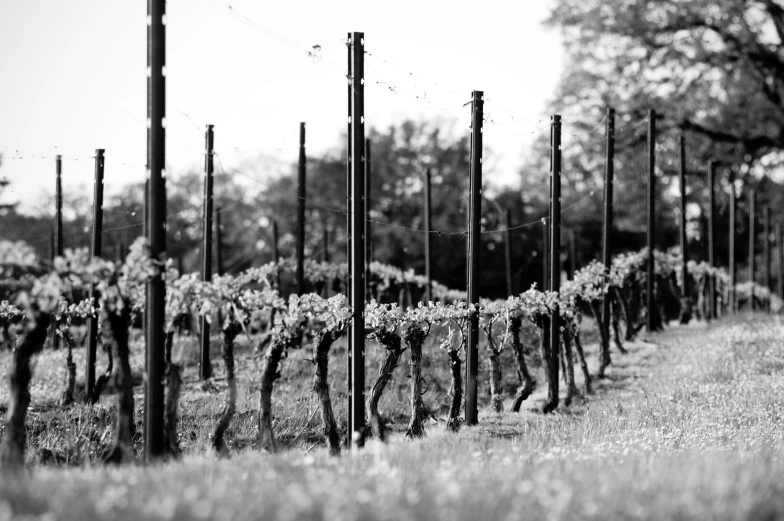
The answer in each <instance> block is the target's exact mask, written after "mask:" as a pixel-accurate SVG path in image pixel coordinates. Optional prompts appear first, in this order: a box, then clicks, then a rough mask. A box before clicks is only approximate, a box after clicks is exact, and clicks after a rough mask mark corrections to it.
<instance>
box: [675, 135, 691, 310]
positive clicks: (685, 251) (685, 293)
mask: <svg viewBox="0 0 784 521" xmlns="http://www.w3.org/2000/svg"><path fill="white" fill-rule="evenodd" d="M678 142H679V151H680V153H679V158H680V161H679V166H678V181H679V184H680V191H681V197H680V201H679V203H680V219H679V221H678V225H679V231H680V240H681V258H682V262H681V293H682V298H683V299H684V302H686V301H687V300H688V299H689V298H690V294H689V291H690V289H689V270H688V265H687V263H688V261H689V247H688V246H689V244H688V242H687V241H688V240H687V238H686V139H685V138H684V136H683V134H681V135H680V136H679V139H678ZM685 305H688V304H685ZM685 317H688V315H685ZM682 319H683V318H682ZM687 322H688V320H687Z"/></svg>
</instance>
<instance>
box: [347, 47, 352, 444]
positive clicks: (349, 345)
mask: <svg viewBox="0 0 784 521" xmlns="http://www.w3.org/2000/svg"><path fill="white" fill-rule="evenodd" d="M351 36H352V35H351V33H348V37H347V39H346V49H347V51H348V70H347V72H346V78H347V80H348V105H347V106H348V118H347V120H346V121H347V127H348V128H347V130H346V273H347V275H346V299H347V300H348V305H349V306H353V303H354V300H353V296H352V293H351V273H352V270H351V156H352V151H353V147H352V142H351V141H352V139H351V114H352V109H351V99H352V96H353V90H354V89H353V85H352V84H353V81H354V80H353V77H352V74H353V72H352V67H351V62H352V52H351V51H352V46H351V41H352V39H351ZM346 344H347V346H346V364H347V369H346V375H347V376H346V392H347V395H348V397H349V399H348V400H347V401H346V409H347V410H346V425H347V426H348V428H349V432H348V434H347V435H346V444H347V445H348V446H349V447H350V446H351V427H352V426H353V425H354V420H353V417H352V412H353V406H352V402H351V390H352V389H353V382H352V380H351V378H352V376H351V373H352V365H351V356H352V353H353V352H354V347H353V337H352V335H351V334H348V335H346Z"/></svg>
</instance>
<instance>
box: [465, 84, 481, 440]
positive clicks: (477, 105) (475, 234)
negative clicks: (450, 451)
mask: <svg viewBox="0 0 784 521" xmlns="http://www.w3.org/2000/svg"><path fill="white" fill-rule="evenodd" d="M471 99H472V103H471V159H470V165H471V173H470V178H471V179H470V183H471V184H470V192H469V199H470V209H471V210H470V218H469V226H468V244H469V247H468V251H469V257H468V266H469V268H468V281H467V287H468V303H469V304H473V305H475V306H478V304H479V284H480V281H479V276H480V275H479V274H480V270H479V255H480V245H481V240H480V239H481V237H482V235H481V232H482V229H481V227H480V226H481V224H480V220H481V215H482V122H483V116H482V113H483V105H484V96H483V92H482V91H479V90H475V91H473V92H472V93H471ZM478 346H479V314H478V312H476V313H472V314H471V318H470V321H469V326H468V344H467V345H466V399H465V419H466V425H476V424H477V423H478V421H479V418H478V407H477V405H478V404H477V373H478V372H479V348H478Z"/></svg>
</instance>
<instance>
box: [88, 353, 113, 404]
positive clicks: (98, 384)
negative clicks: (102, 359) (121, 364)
mask: <svg viewBox="0 0 784 521" xmlns="http://www.w3.org/2000/svg"><path fill="white" fill-rule="evenodd" d="M102 345H103V350H104V352H105V353H106V356H107V357H108V359H109V360H108V362H107V364H106V371H104V373H103V374H102V375H100V376H99V377H98V378H97V379H96V381H95V387H93V394H92V396H89V397H88V403H91V404H94V403H98V400H100V399H101V393H102V392H103V389H104V387H106V384H107V383H108V382H109V379H110V378H111V377H112V371H114V356H113V355H112V350H111V349H110V346H109V345H107V344H103V343H102Z"/></svg>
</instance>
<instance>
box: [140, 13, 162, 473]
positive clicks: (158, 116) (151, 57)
mask: <svg viewBox="0 0 784 521" xmlns="http://www.w3.org/2000/svg"><path fill="white" fill-rule="evenodd" d="M165 12H166V2H165V0H148V2H147V60H148V61H147V125H148V127H147V168H148V179H149V182H150V195H149V206H150V208H149V216H148V217H149V220H148V232H149V239H150V255H151V256H152V258H153V259H157V260H163V259H165V258H166V177H165V174H164V170H165V168H166V141H165V136H166V134H165V133H166V128H165V123H164V120H165V117H166V78H165V72H164V67H165V63H166V47H165V45H166V26H165V20H164V18H165ZM147 296H148V300H147V392H146V402H145V408H144V412H145V418H144V420H145V421H144V427H145V428H144V448H145V456H146V459H147V461H151V460H154V459H156V458H158V457H160V456H161V455H162V454H163V453H164V443H163V441H164V440H163V415H164V403H163V379H164V362H165V346H164V318H165V317H164V314H165V302H164V301H165V297H166V286H165V282H164V278H163V276H158V277H154V278H153V279H152V280H150V281H149V282H148V283H147Z"/></svg>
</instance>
